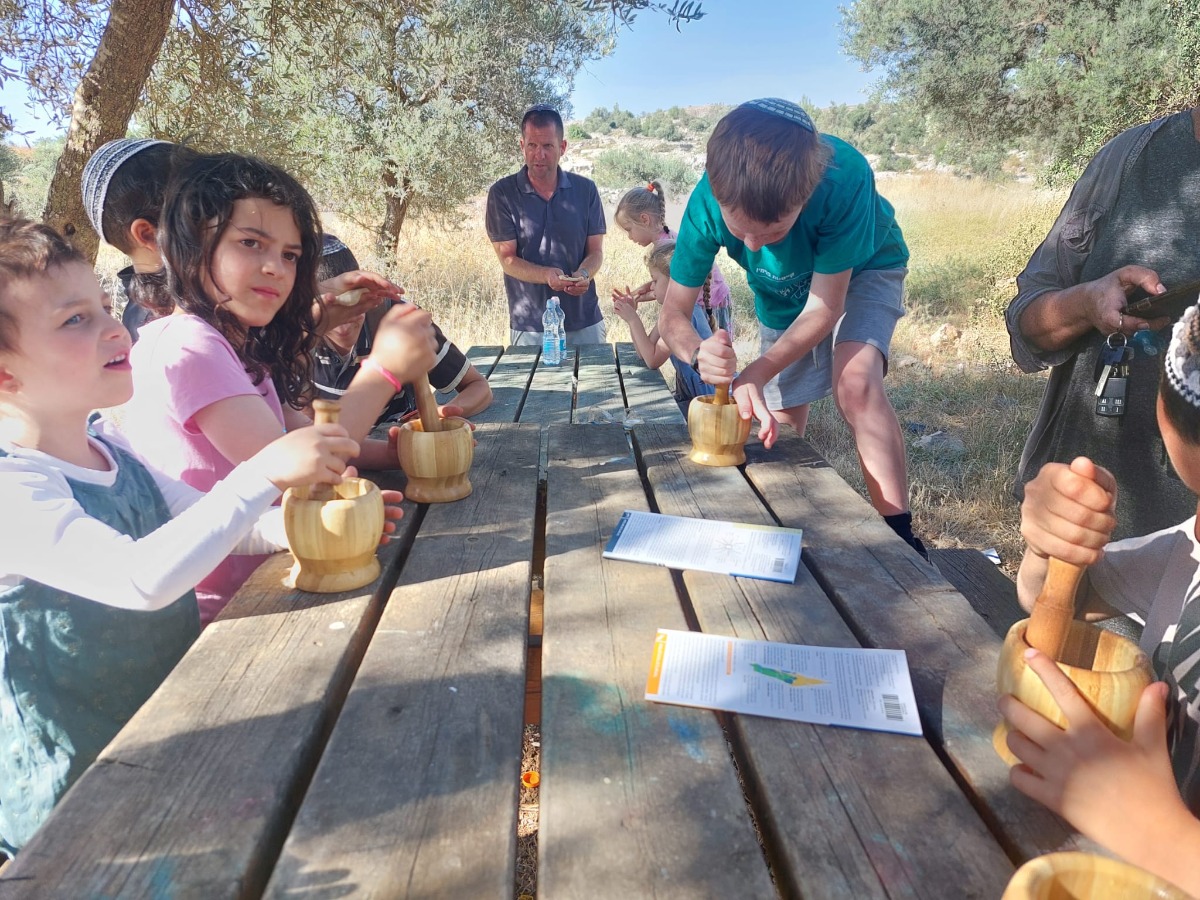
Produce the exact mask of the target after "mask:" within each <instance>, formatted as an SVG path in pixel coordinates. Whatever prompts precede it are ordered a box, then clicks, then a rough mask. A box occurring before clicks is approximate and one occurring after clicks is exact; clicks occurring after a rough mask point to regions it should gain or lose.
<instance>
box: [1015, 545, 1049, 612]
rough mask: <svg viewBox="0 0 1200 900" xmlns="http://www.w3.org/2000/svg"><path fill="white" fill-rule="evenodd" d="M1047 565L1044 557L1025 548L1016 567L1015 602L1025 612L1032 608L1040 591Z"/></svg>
mask: <svg viewBox="0 0 1200 900" xmlns="http://www.w3.org/2000/svg"><path fill="white" fill-rule="evenodd" d="M1048 565H1049V563H1048V561H1047V560H1046V558H1045V557H1042V556H1038V555H1037V554H1036V553H1034V552H1033V551H1032V550H1030V549H1028V548H1026V550H1025V555H1024V556H1022V557H1021V567H1020V568H1019V569H1017V602H1019V603H1020V604H1021V608H1022V609H1023V610H1025V612H1030V611H1031V610H1032V609H1033V601H1035V600H1036V599H1037V595H1038V594H1039V593H1041V590H1042V584H1043V583H1045V581H1046V569H1047V568H1048Z"/></svg>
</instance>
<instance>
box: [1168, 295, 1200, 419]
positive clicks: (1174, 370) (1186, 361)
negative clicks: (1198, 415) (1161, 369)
mask: <svg viewBox="0 0 1200 900" xmlns="http://www.w3.org/2000/svg"><path fill="white" fill-rule="evenodd" d="M1164 365H1165V367H1166V373H1167V381H1168V383H1170V385H1171V387H1173V388H1174V389H1175V393H1177V394H1178V395H1179V396H1180V397H1182V398H1183V399H1184V400H1186V401H1187V402H1188V403H1190V404H1191V405H1192V406H1194V407H1196V409H1200V307H1196V306H1190V307H1188V310H1187V312H1185V313H1184V314H1183V318H1182V319H1180V320H1179V321H1178V322H1176V323H1175V327H1174V328H1173V329H1172V330H1171V343H1170V345H1169V346H1168V347H1167V358H1166V360H1165V361H1164Z"/></svg>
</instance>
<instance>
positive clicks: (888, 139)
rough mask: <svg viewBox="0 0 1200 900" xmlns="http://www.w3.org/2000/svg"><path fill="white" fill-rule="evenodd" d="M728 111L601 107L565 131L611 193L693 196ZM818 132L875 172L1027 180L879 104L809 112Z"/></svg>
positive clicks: (998, 160)
mask: <svg viewBox="0 0 1200 900" xmlns="http://www.w3.org/2000/svg"><path fill="white" fill-rule="evenodd" d="M731 108H732V107H730V106H727V105H722V104H716V103H711V104H704V105H700V106H688V107H679V106H673V107H671V108H670V109H665V110H664V109H659V110H655V111H654V112H650V113H643V114H641V115H635V114H634V113H632V112H629V111H628V110H623V109H621V108H620V107H619V106H614V107H613V108H612V109H608V108H606V107H598V108H597V109H594V110H592V111H591V112H590V113H589V114H588V115H587V116H585V117H584V118H582V119H576V120H573V121H572V122H570V123H569V124H568V125H567V138H568V141H569V142H570V144H571V149H570V151H569V152H570V155H571V160H572V163H571V164H572V167H573V168H575V169H577V170H578V171H581V172H584V173H585V174H589V175H590V176H591V177H592V178H593V179H594V180H595V181H596V183H597V184H599V185H600V186H601V187H608V188H613V189H618V188H621V187H622V186H628V185H630V184H634V183H637V182H638V181H646V180H648V179H650V178H660V179H665V180H666V181H669V182H671V184H672V186H673V187H674V188H675V189H676V190H680V189H690V188H691V186H692V185H693V184H695V181H696V179H697V178H698V177H699V174H700V172H702V171H703V168H704V150H705V146H706V144H707V143H708V137H709V135H710V134H711V133H712V129H713V128H714V127H715V126H716V124H717V121H718V120H719V119H720V118H721V116H723V115H724V114H725V113H726V112H728V111H729V110H730V109H731ZM808 109H809V112H810V113H811V115H812V117H813V120H814V122H815V123H816V126H817V128H818V129H820V130H821V131H823V132H826V133H828V134H832V135H836V136H837V137H840V138H842V139H843V140H846V141H849V142H850V143H851V144H853V145H854V146H855V147H857V148H858V149H859V150H860V151H862V152H863V154H865V155H866V157H867V158H868V159H869V160H870V161H871V165H872V167H873V168H874V169H875V171H876V173H879V174H883V173H889V172H890V173H896V172H906V171H910V170H915V171H929V170H938V171H948V172H955V173H957V174H960V175H967V176H978V177H984V178H989V179H997V180H1004V179H1014V178H1015V179H1020V180H1029V179H1030V177H1031V176H1030V173H1029V172H1028V171H1027V169H1026V161H1025V158H1024V155H1023V154H1021V153H1020V152H1018V151H1016V150H1011V149H981V148H967V147H961V146H957V145H955V144H954V143H953V142H950V141H947V140H945V139H943V138H941V137H939V136H938V135H935V134H930V133H929V132H928V130H927V129H926V127H925V125H924V124H923V122H924V120H923V119H922V118H920V117H917V116H912V115H910V114H909V113H908V112H907V111H906V110H905V109H904V107H903V106H902V105H901V104H897V103H883V102H878V101H873V102H868V103H860V104H853V105H849V104H847V105H836V104H835V105H833V106H829V107H825V108H813V107H811V106H809V107H808Z"/></svg>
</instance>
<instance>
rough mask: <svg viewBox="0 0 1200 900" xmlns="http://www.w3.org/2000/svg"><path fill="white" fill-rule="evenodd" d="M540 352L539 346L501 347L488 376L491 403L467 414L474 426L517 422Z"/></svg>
mask: <svg viewBox="0 0 1200 900" xmlns="http://www.w3.org/2000/svg"><path fill="white" fill-rule="evenodd" d="M540 353H541V348H540V347H509V348H508V349H507V350H505V351H504V355H503V356H502V357H500V359H499V361H498V362H497V363H496V365H495V367H494V368H493V369H492V373H491V374H490V375H489V376H488V384H490V385H491V387H492V403H491V406H489V407H488V408H487V409H485V410H483V411H482V412H479V413H476V414H475V415H473V416H471V421H472V422H474V423H476V424H477V425H479V424H483V423H486V422H515V421H517V415H518V414H519V413H520V411H521V404H522V403H523V402H524V401H525V391H526V390H527V389H528V387H529V379H530V378H531V377H532V376H533V369H534V366H535V365H536V364H537V361H538V356H539V354H540Z"/></svg>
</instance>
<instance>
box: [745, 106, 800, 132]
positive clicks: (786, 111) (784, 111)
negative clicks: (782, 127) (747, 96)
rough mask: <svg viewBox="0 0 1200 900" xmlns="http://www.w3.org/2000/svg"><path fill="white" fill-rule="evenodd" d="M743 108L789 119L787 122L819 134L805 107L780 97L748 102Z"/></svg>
mask: <svg viewBox="0 0 1200 900" xmlns="http://www.w3.org/2000/svg"><path fill="white" fill-rule="evenodd" d="M742 106H748V107H749V108H751V109H757V110H758V111H759V112H765V113H769V114H770V115H772V116H778V117H779V118H781V119H787V121H789V122H791V123H793V124H795V125H799V126H800V127H801V128H803V129H805V130H806V131H811V132H812V133H813V134H816V132H817V129H816V127H815V126H814V125H813V121H812V119H811V118H809V115H808V113H806V112H805V111H804V107H802V106H800V105H799V104H797V103H793V102H792V101H791V100H782V99H780V98H779V97H760V98H759V99H758V100H747V101H746V102H745V103H743V104H742Z"/></svg>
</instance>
